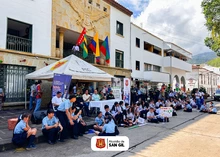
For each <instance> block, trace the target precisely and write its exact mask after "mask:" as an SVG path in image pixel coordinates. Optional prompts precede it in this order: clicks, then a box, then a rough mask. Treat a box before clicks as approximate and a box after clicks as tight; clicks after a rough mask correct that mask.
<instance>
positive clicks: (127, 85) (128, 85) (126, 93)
mask: <svg viewBox="0 0 220 157" xmlns="http://www.w3.org/2000/svg"><path fill="white" fill-rule="evenodd" d="M130 94H131V80H130V79H129V78H124V102H125V103H128V104H129V105H130V98H131V95H130Z"/></svg>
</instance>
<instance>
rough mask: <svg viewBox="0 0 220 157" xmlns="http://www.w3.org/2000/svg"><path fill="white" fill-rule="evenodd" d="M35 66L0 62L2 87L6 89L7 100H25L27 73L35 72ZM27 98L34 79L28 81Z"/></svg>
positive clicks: (0, 83)
mask: <svg viewBox="0 0 220 157" xmlns="http://www.w3.org/2000/svg"><path fill="white" fill-rule="evenodd" d="M34 71H35V67H29V66H21V65H10V64H0V88H2V89H3V90H4V93H5V96H6V102H24V101H25V89H24V87H25V82H26V81H25V75H27V74H29V73H31V72H34ZM27 83H28V84H27V90H28V91H27V98H29V95H30V94H28V93H29V89H30V86H31V85H32V84H33V83H34V80H28V81H27Z"/></svg>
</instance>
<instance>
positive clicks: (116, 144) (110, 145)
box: [91, 136, 129, 151]
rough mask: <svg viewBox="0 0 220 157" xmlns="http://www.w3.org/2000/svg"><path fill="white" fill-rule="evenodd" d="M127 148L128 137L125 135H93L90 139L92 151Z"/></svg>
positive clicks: (123, 149) (124, 149) (122, 149)
mask: <svg viewBox="0 0 220 157" xmlns="http://www.w3.org/2000/svg"><path fill="white" fill-rule="evenodd" d="M128 148H129V139H128V137H126V136H102V137H101V138H100V137H99V136H94V137H92V139H91V149H92V150H93V151H126V150H128Z"/></svg>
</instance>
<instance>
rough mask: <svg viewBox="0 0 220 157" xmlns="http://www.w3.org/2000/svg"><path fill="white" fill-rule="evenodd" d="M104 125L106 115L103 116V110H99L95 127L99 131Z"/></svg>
mask: <svg viewBox="0 0 220 157" xmlns="http://www.w3.org/2000/svg"><path fill="white" fill-rule="evenodd" d="M103 125H104V117H103V116H102V112H101V111H98V113H97V117H96V118H95V125H94V126H93V128H94V129H95V130H97V131H102V128H103Z"/></svg>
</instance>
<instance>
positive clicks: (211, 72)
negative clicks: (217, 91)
mask: <svg viewBox="0 0 220 157" xmlns="http://www.w3.org/2000/svg"><path fill="white" fill-rule="evenodd" d="M210 74H211V97H212V93H213V91H212V82H213V81H212V74H213V71H210Z"/></svg>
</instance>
